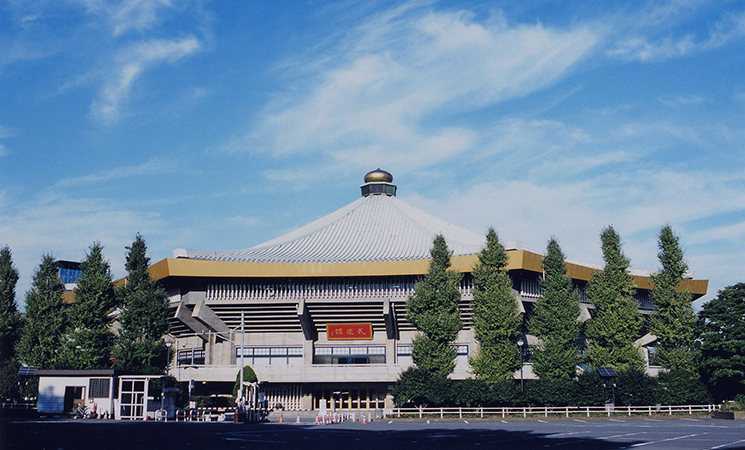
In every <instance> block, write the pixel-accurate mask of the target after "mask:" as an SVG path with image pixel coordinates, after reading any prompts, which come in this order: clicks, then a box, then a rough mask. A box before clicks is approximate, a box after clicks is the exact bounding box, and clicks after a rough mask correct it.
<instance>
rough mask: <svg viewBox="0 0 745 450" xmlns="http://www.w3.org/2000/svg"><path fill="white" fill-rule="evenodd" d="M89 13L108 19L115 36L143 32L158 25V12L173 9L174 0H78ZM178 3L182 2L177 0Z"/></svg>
mask: <svg viewBox="0 0 745 450" xmlns="http://www.w3.org/2000/svg"><path fill="white" fill-rule="evenodd" d="M78 2H79V3H81V4H82V5H83V6H85V8H86V10H87V11H88V13H89V14H95V15H99V16H102V17H104V18H105V19H106V22H107V23H108V24H109V26H110V29H111V34H112V35H113V36H119V35H121V34H124V33H126V32H128V31H131V30H134V31H137V32H143V31H147V30H150V29H152V28H154V27H156V26H157V25H158V24H159V22H160V21H161V19H160V18H159V17H158V13H159V12H161V11H163V10H168V9H173V8H174V7H175V5H174V2H172V1H170V0H123V1H109V0H78ZM176 2H177V3H180V2H179V1H178V0H176Z"/></svg>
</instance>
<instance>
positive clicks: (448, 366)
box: [406, 235, 463, 377]
mask: <svg viewBox="0 0 745 450" xmlns="http://www.w3.org/2000/svg"><path fill="white" fill-rule="evenodd" d="M431 254H432V261H431V262H430V265H429V271H428V273H427V275H425V277H424V279H422V280H421V281H420V282H418V283H417V284H416V286H415V288H414V294H413V295H411V296H410V297H409V299H408V300H407V301H406V320H408V321H409V322H410V323H411V324H412V325H414V327H416V329H417V330H419V331H420V332H421V334H418V335H417V336H416V337H415V338H414V340H413V342H412V353H411V356H412V359H413V360H414V364H416V366H417V367H419V368H420V369H422V370H425V371H426V372H428V373H430V374H432V375H435V376H439V377H447V376H448V375H449V374H450V373H452V371H453V369H454V368H455V357H456V356H457V354H456V351H455V349H454V348H452V346H451V343H452V342H453V341H454V340H455V338H456V337H457V336H458V332H459V331H460V330H461V329H462V328H463V322H462V321H461V318H460V309H459V307H458V303H459V301H460V290H459V288H458V285H459V283H460V279H461V275H460V274H459V273H457V272H453V271H451V270H449V269H450V266H451V262H450V257H451V252H450V250H449V249H448V247H447V242H446V241H445V237H444V236H442V235H438V236H436V237H435V239H434V241H433V245H432V250H431Z"/></svg>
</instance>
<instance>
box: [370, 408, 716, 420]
mask: <svg viewBox="0 0 745 450" xmlns="http://www.w3.org/2000/svg"><path fill="white" fill-rule="evenodd" d="M721 407H722V405H664V406H662V405H649V406H556V407H546V406H525V407H491V408H487V407H475V408H465V407H449V408H423V407H422V408H392V409H388V410H386V414H385V417H397V418H398V417H418V418H420V419H422V418H424V417H439V418H441V419H444V418H446V417H454V416H457V417H458V418H459V419H462V418H464V417H478V418H484V417H495V416H497V417H498V416H501V417H502V418H503V419H504V418H507V417H528V416H531V417H535V416H543V417H549V416H564V417H570V416H586V417H591V416H604V415H607V416H609V417H610V416H611V415H619V414H620V415H628V416H631V415H634V414H637V415H638V414H644V415H649V416H651V415H655V414H665V415H673V414H689V415H691V414H693V413H712V412H714V411H719V410H720V409H721Z"/></svg>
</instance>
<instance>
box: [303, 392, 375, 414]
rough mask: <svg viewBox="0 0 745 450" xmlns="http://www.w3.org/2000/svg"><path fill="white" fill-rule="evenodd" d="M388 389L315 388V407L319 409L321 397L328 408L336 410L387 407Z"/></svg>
mask: <svg viewBox="0 0 745 450" xmlns="http://www.w3.org/2000/svg"><path fill="white" fill-rule="evenodd" d="M385 396H386V391H385V390H384V389H380V388H340V389H334V388H328V389H320V388H319V389H314V390H313V409H319V408H320V403H321V399H324V400H326V408H327V409H328V410H331V411H335V410H354V409H382V408H385Z"/></svg>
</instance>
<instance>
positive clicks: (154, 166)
mask: <svg viewBox="0 0 745 450" xmlns="http://www.w3.org/2000/svg"><path fill="white" fill-rule="evenodd" d="M177 166H178V164H177V163H176V162H175V161H174V160H172V159H164V158H153V159H151V160H149V161H147V162H145V163H143V164H140V165H137V166H127V167H117V168H115V169H109V170H105V171H103V172H98V173H95V174H92V175H86V176H82V177H77V178H65V179H62V180H60V181H58V182H57V183H55V186H56V187H58V188H59V187H73V186H85V185H91V184H95V183H101V182H104V181H110V180H116V179H122V178H131V177H139V176H147V175H162V174H164V173H171V172H173V171H174V170H176V169H177Z"/></svg>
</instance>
